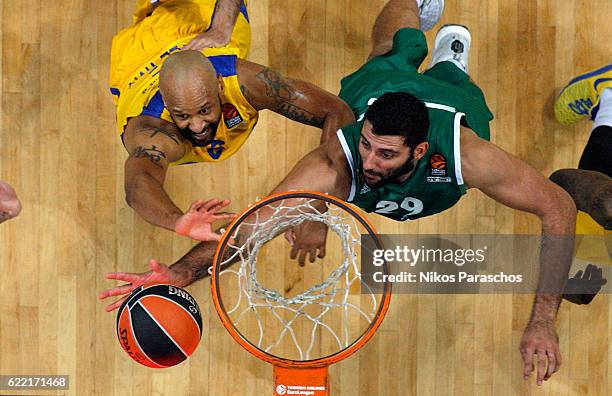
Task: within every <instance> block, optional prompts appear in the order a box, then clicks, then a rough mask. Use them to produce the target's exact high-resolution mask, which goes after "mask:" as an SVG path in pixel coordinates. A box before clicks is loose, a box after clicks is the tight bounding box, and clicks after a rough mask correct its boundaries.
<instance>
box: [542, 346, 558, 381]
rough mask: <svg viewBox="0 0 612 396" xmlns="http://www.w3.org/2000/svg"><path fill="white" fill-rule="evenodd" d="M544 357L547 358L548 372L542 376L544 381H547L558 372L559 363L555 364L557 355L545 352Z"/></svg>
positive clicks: (549, 351)
mask: <svg viewBox="0 0 612 396" xmlns="http://www.w3.org/2000/svg"><path fill="white" fill-rule="evenodd" d="M546 357H547V358H548V370H546V374H545V375H544V381H548V380H549V379H550V377H551V376H552V375H553V374H554V373H556V372H557V371H559V363H558V362H557V354H556V353H555V352H554V351H551V350H548V351H546Z"/></svg>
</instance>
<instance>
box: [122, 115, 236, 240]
mask: <svg viewBox="0 0 612 396" xmlns="http://www.w3.org/2000/svg"><path fill="white" fill-rule="evenodd" d="M124 144H125V147H126V149H127V150H128V152H129V153H130V156H129V157H128V159H127V160H126V162H125V196H126V200H127V202H128V204H129V205H130V206H131V207H132V208H134V210H136V212H137V213H138V214H139V215H140V216H142V217H143V218H144V219H145V220H146V221H148V222H149V223H151V224H153V225H155V226H158V227H163V228H165V229H167V230H170V231H175V232H176V233H178V234H180V235H184V236H188V237H190V238H192V239H196V240H201V241H202V240H218V239H219V238H220V237H219V235H218V234H216V233H214V232H213V231H212V226H211V224H212V222H214V221H218V220H230V219H231V218H232V217H233V215H232V214H231V213H220V212H219V210H221V209H222V208H224V207H225V206H227V205H229V201H228V200H225V201H221V200H218V199H214V198H213V199H210V200H208V201H202V200H197V201H195V202H194V203H193V204H192V205H191V207H190V208H189V210H188V211H187V213H185V214H183V212H182V211H181V210H180V209H179V208H178V207H177V206H176V205H175V204H174V202H172V200H171V199H170V197H169V196H168V194H167V193H166V191H165V190H164V180H165V178H166V172H167V170H168V165H169V163H170V162H172V161H176V160H178V159H180V158H181V157H182V156H183V154H184V151H185V148H184V146H183V138H182V137H181V136H180V133H179V132H178V130H177V129H176V127H175V126H174V125H173V124H171V123H169V122H166V121H164V120H160V119H157V118H154V117H147V116H140V117H136V118H133V119H131V120H130V121H129V123H128V125H127V127H126V132H125V135H124Z"/></svg>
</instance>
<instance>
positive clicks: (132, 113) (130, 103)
mask: <svg viewBox="0 0 612 396" xmlns="http://www.w3.org/2000/svg"><path fill="white" fill-rule="evenodd" d="M214 6H215V1H214V0H196V1H194V0H171V1H168V2H164V3H162V4H161V5H159V6H158V7H157V8H155V9H154V10H153V11H152V12H151V13H148V12H147V10H148V8H151V5H150V2H148V0H147V1H142V0H141V1H140V3H139V7H138V9H137V11H136V13H135V16H134V20H135V24H134V25H132V26H131V27H129V28H127V29H124V30H122V31H121V32H119V33H118V34H117V35H116V36H115V37H114V38H113V44H112V48H111V66H110V90H111V93H112V94H113V96H114V98H115V104H116V106H117V132H118V133H119V135H121V136H122V135H123V133H124V128H125V125H126V124H127V122H128V120H129V119H130V118H132V117H137V116H139V115H148V116H152V117H157V118H161V119H163V120H166V121H169V122H173V121H172V118H171V117H170V114H169V113H168V111H167V110H166V108H165V105H164V102H163V99H162V97H161V94H160V92H159V88H158V86H159V71H160V68H161V65H162V64H163V62H164V60H165V59H166V58H167V56H168V55H170V54H172V53H174V52H177V51H180V50H181V48H182V47H183V46H184V45H186V44H187V43H189V42H190V41H191V40H192V39H193V38H194V37H195V36H196V35H197V34H199V33H201V32H202V31H204V30H206V29H207V28H208V26H209V25H210V23H211V21H212V19H213V18H214ZM147 7H148V8H147ZM250 40H251V31H250V27H249V24H248V14H247V12H246V7H245V6H244V4H243V5H242V6H241V9H240V14H239V15H238V18H237V20H236V24H235V26H234V30H233V32H232V37H231V40H230V43H228V45H227V46H225V47H222V48H205V49H203V50H202V53H203V54H204V55H205V56H207V57H208V59H209V60H210V62H211V63H212V65H213V67H214V68H215V70H216V72H217V74H218V75H220V76H221V78H222V79H223V84H224V92H223V94H222V95H221V105H222V116H221V120H220V121H219V124H218V127H217V132H216V135H215V138H214V139H213V141H212V142H211V143H210V144H209V145H208V146H206V147H195V146H193V145H191V144H190V143H189V142H185V143H184V144H185V148H186V151H185V155H184V156H183V158H181V159H180V160H178V161H176V162H173V163H172V165H179V164H187V163H194V162H215V161H223V160H224V159H226V158H228V157H229V156H231V155H232V154H234V153H235V152H236V151H237V150H238V149H239V148H240V147H241V146H242V145H243V144H244V142H245V141H246V139H247V138H248V137H249V135H250V133H251V131H252V130H253V128H254V127H255V124H256V123H257V119H258V114H257V111H256V110H255V109H254V108H253V107H252V106H251V105H250V104H249V102H248V101H247V100H246V99H245V98H244V96H243V95H242V92H241V91H240V85H239V83H238V77H237V75H236V61H237V59H238V58H243V57H245V56H246V55H247V53H248V48H249V46H250Z"/></svg>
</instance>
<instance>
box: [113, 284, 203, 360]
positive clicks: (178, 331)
mask: <svg viewBox="0 0 612 396" xmlns="http://www.w3.org/2000/svg"><path fill="white" fill-rule="evenodd" d="M117 337H118V338H119V344H120V345H121V347H122V348H123V350H124V351H125V352H127V354H128V355H130V357H131V358H132V359H134V360H135V361H137V362H138V363H140V364H142V365H145V366H148V367H154V368H166V367H171V366H175V365H177V364H179V363H181V362H182V361H183V360H185V359H187V357H188V356H190V355H191V354H192V353H193V352H194V351H195V349H196V348H197V346H198V343H199V342H200V338H201V337H202V317H201V316H200V309H199V307H198V304H197V303H196V301H195V299H194V298H193V297H192V296H191V295H190V294H189V293H187V292H186V291H185V290H183V289H181V288H179V287H176V286H171V285H165V284H156V285H149V286H140V287H138V288H137V289H135V290H134V291H133V292H132V294H130V296H129V297H128V298H127V300H125V302H124V303H123V305H122V306H121V308H119V312H118V313H117Z"/></svg>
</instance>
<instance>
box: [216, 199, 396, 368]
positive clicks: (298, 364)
mask: <svg viewBox="0 0 612 396" xmlns="http://www.w3.org/2000/svg"><path fill="white" fill-rule="evenodd" d="M290 198H314V199H320V200H322V201H326V202H329V203H333V204H334V205H336V206H338V207H340V208H342V209H344V210H346V211H347V212H349V213H350V214H351V215H353V216H354V217H356V218H357V220H359V222H360V223H361V225H362V226H364V227H365V228H366V229H367V230H368V233H369V234H370V235H372V236H373V237H375V241H376V245H377V246H378V247H379V248H382V243H381V241H380V239H379V237H378V233H377V232H376V229H375V228H374V226H373V225H372V224H371V223H370V222H369V221H368V220H367V219H366V218H365V217H364V216H363V215H362V214H361V213H360V211H358V210H357V209H355V208H353V207H352V206H350V205H349V204H348V203H346V202H344V201H342V200H340V199H338V198H335V197H332V196H330V195H328V194H323V193H319V192H315V191H308V190H295V191H291V192H284V193H276V194H272V195H270V196H268V197H266V198H263V199H261V200H259V201H257V202H255V203H254V204H252V205H251V206H249V207H248V208H247V209H246V210H245V211H244V212H242V214H241V215H240V216H238V217H236V218H235V219H234V220H233V221H232V222H231V223H230V225H229V226H228V227H227V230H226V231H225V233H224V234H223V236H222V237H221V240H220V241H219V244H218V245H217V250H216V251H215V256H214V259H213V268H212V275H211V292H212V299H213V302H214V305H215V310H216V311H217V314H218V315H219V318H220V319H221V322H222V323H223V326H224V327H225V328H226V329H227V331H228V332H229V333H230V335H231V336H232V337H233V338H234V340H236V341H237V342H238V343H239V344H240V345H242V347H243V348H244V349H246V350H247V351H249V352H250V353H251V354H253V355H254V356H255V357H257V358H259V359H261V360H264V361H266V362H268V363H271V364H273V365H275V366H280V367H294V368H307V367H324V366H329V365H330V364H333V363H336V362H339V361H341V360H343V359H346V358H347V357H349V356H351V355H352V354H353V353H355V352H357V351H358V350H359V349H360V348H362V347H363V346H364V345H365V344H366V343H367V342H368V341H369V340H370V339H371V338H372V337H373V336H374V333H376V330H377V329H378V327H379V326H380V325H381V323H382V321H383V319H384V317H385V314H386V313H387V310H388V309H389V303H390V302H391V283H389V282H385V283H384V286H383V292H382V293H383V297H382V298H381V302H380V304H379V307H378V310H377V311H376V314H375V315H374V319H373V320H372V322H371V323H370V326H369V327H368V328H367V329H366V330H365V331H364V332H363V334H362V335H361V337H359V338H358V339H357V340H355V341H354V342H353V343H352V344H351V345H349V346H348V347H346V348H344V349H342V350H340V351H338V352H336V353H334V354H332V355H329V356H325V357H322V358H319V359H312V360H292V359H284V358H281V357H278V356H275V355H272V354H269V353H267V352H264V351H262V350H260V349H259V348H257V347H256V346H255V345H253V344H251V342H250V341H249V340H247V339H246V338H244V337H243V336H242V334H240V332H239V331H238V330H237V329H236V328H235V327H234V325H233V322H232V320H231V319H230V318H229V316H228V315H227V312H226V311H225V308H224V307H223V303H222V302H221V294H220V290H219V284H218V282H219V271H220V260H219V258H220V257H223V255H222V254H221V253H224V251H225V248H226V247H227V243H228V240H229V236H230V235H232V234H233V233H234V231H235V230H236V228H237V227H238V226H239V225H240V223H241V222H242V220H244V219H245V218H247V217H248V216H250V215H251V214H252V213H253V212H255V211H256V210H258V209H259V208H261V207H263V206H265V205H268V204H270V203H272V202H276V201H280V200H283V199H290ZM383 270H384V271H385V272H386V273H389V267H388V264H387V263H386V262H385V263H384V264H383Z"/></svg>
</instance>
